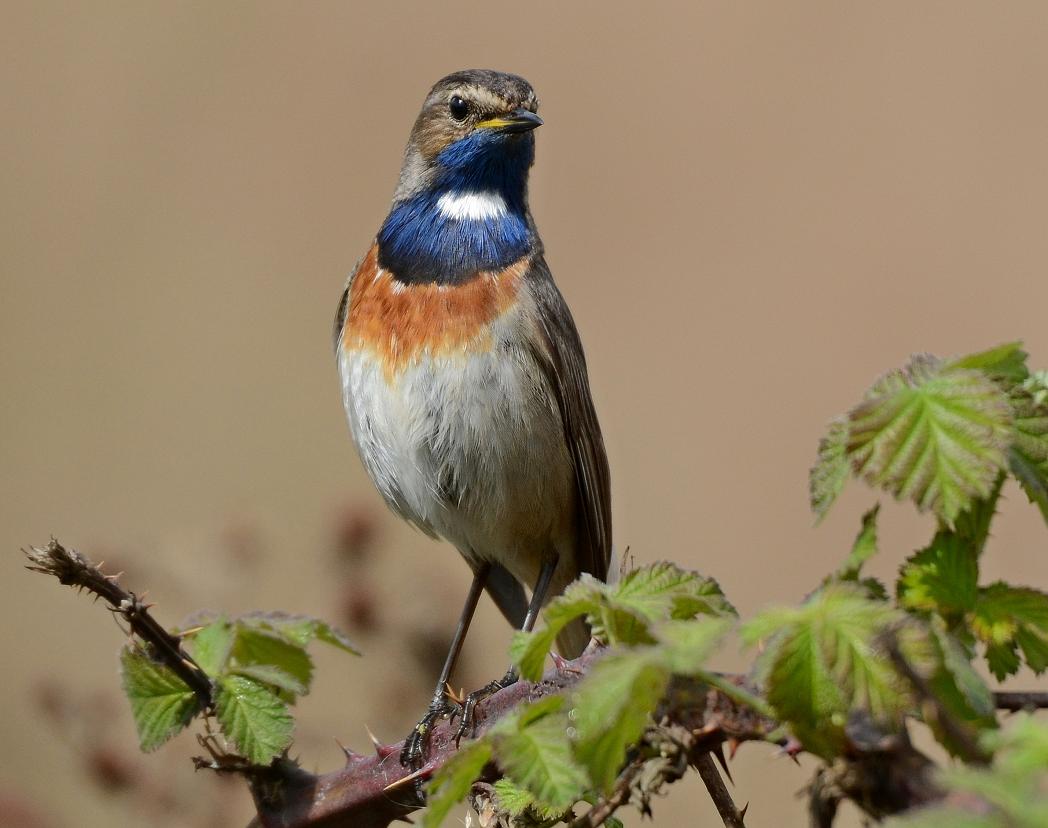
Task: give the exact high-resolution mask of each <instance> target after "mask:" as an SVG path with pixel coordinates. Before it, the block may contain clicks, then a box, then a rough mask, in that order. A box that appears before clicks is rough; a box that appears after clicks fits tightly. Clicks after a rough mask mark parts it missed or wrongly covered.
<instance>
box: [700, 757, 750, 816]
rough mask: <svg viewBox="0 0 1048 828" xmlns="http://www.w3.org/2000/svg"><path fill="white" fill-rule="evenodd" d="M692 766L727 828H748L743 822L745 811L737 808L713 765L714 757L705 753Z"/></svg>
mask: <svg viewBox="0 0 1048 828" xmlns="http://www.w3.org/2000/svg"><path fill="white" fill-rule="evenodd" d="M692 764H694V765H695V769H696V770H697V771H698V772H699V776H701V777H702V781H703V784H705V785H706V790H707V791H709V793H710V799H712V800H713V804H714V805H716V806H717V813H718V814H720V818H721V821H722V822H723V823H724V826H725V828H746V823H745V822H744V821H743V819H744V816H745V815H744V813H743V811H740V810H739V809H738V808H736V807H735V801H734V800H733V799H732V798H731V794H730V793H729V792H728V788H727V786H726V785H725V784H724V780H723V779H722V778H721V775H720V771H719V770H717V766H716V765H715V764H714V763H713V757H712V756H711V755H710V754H709V753H703V754H702V755H700V756H697V757H695V761H694V762H693V763H692Z"/></svg>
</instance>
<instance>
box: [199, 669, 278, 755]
mask: <svg viewBox="0 0 1048 828" xmlns="http://www.w3.org/2000/svg"><path fill="white" fill-rule="evenodd" d="M216 689H217V691H218V692H217V693H216V696H215V712H216V715H217V718H218V723H219V724H220V725H221V726H222V733H223V734H224V735H225V736H226V738H227V739H229V740H230V741H232V742H233V743H234V744H235V745H236V746H237V750H239V751H240V753H241V754H242V755H243V756H244V757H245V758H246V759H247V760H248V761H250V762H251V763H252V764H255V765H268V764H269V763H270V762H271V761H272V760H273V759H274V758H275V757H276V756H279V755H280V754H281V753H282V752H283V751H284V750H285V749H286V748H287V747H288V746H289V745H290V744H291V734H292V731H293V730H294V728H295V721H294V719H292V718H291V714H290V713H289V712H288V706H287V704H286V703H285V702H284V701H283V700H281V699H280V698H279V697H278V696H277V695H276V694H275V693H273V692H272V691H270V690H269V689H268V688H266V686H265V685H262V684H259V683H258V682H257V681H253V680H252V679H249V678H244V677H243V676H225V677H223V678H221V679H219V681H218V684H217V688H216Z"/></svg>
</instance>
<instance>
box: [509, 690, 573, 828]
mask: <svg viewBox="0 0 1048 828" xmlns="http://www.w3.org/2000/svg"><path fill="white" fill-rule="evenodd" d="M544 701H545V700H544ZM559 707H560V705H548V704H542V703H541V702H540V703H539V704H537V705H531V706H530V709H529V710H526V711H524V712H523V713H522V714H521V715H520V716H518V717H515V720H514V722H513V723H512V724H515V725H516V726H515V727H512V726H511V725H510V724H507V725H505V726H502V725H501V724H500V726H499V727H498V728H497V729H495V730H493V731H492V734H491V737H492V741H493V744H494V748H495V758H496V759H497V760H498V763H499V767H501V768H502V769H503V770H504V771H505V772H506V775H507V776H509V777H510V778H511V779H512V780H513V781H514V782H516V783H517V784H518V785H520V786H521V787H523V788H526V789H527V790H529V791H530V792H531V793H532V794H533V795H534V797H535V799H536V800H537V802H538V803H540V804H541V806H542V807H544V808H548V809H553V810H558V811H560V810H563V809H565V808H567V807H568V806H569V805H572V804H573V803H574V802H576V801H578V799H579V797H580V796H581V795H582V792H583V790H584V789H585V787H586V775H585V773H583V771H582V768H580V767H579V766H578V765H577V764H576V763H575V759H574V757H573V756H572V751H571V742H570V741H569V739H568V720H567V717H566V716H565V715H564V713H563V711H562V710H560V709H558V708H559Z"/></svg>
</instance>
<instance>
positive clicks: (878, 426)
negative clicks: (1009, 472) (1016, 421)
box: [847, 355, 1012, 525]
mask: <svg viewBox="0 0 1048 828" xmlns="http://www.w3.org/2000/svg"><path fill="white" fill-rule="evenodd" d="M849 423H850V429H849V436H848V444H847V453H848V457H849V459H850V460H851V463H852V466H853V468H854V469H855V471H856V473H857V474H859V475H861V476H863V477H864V478H865V479H866V480H867V481H868V482H869V483H870V484H871V485H875V486H880V487H882V488H884V489H886V490H887V491H889V492H891V493H892V494H893V495H894V496H895V497H897V498H904V497H905V498H910V499H911V500H913V501H914V502H915V503H916V504H917V506H918V508H920V509H922V510H923V509H932V510H934V511H935V513H936V514H937V515H938V516H939V517H940V518H941V519H942V520H943V521H944V522H945V523H946V524H948V525H952V524H953V521H954V520H955V519H956V517H957V515H958V514H959V513H960V512H961V511H962V510H964V509H965V508H967V507H968V506H969V504H970V503H971V502H972V500H973V499H975V498H977V497H987V496H988V495H989V494H990V491H991V489H992V487H993V483H994V480H995V479H996V478H997V474H998V472H999V471H1000V470H1001V469H1002V468H1004V465H1005V462H1006V451H1007V449H1008V445H1009V443H1010V440H1011V436H1012V409H1011V405H1010V403H1009V402H1008V398H1007V396H1006V395H1005V393H1004V391H1002V390H1001V389H1000V388H999V387H998V386H997V385H996V384H995V383H994V382H993V381H992V380H990V379H989V378H988V377H987V376H986V375H985V374H984V373H982V372H981V371H978V370H972V369H962V368H957V367H945V366H944V365H943V364H942V362H940V361H939V360H937V359H935V358H934V357H930V356H926V355H924V356H915V357H913V359H911V361H910V363H909V364H908V365H907V366H906V368H904V369H903V370H899V371H893V372H891V373H889V374H887V375H886V376H885V377H883V378H882V379H881V380H879V381H878V382H877V383H876V384H875V385H874V386H873V387H872V388H871V389H870V391H868V392H867V394H866V399H865V400H864V401H863V402H862V403H860V404H859V405H858V406H857V407H856V408H854V409H852V411H851V413H850V414H849Z"/></svg>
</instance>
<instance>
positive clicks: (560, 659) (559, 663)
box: [549, 651, 568, 672]
mask: <svg viewBox="0 0 1048 828" xmlns="http://www.w3.org/2000/svg"><path fill="white" fill-rule="evenodd" d="M549 657H550V658H552V659H553V666H554V667H556V668H557V670H558V671H559V672H564V668H565V667H567V666H568V660H567V659H566V658H564V656H562V655H561V654H560V653H555V652H552V651H550V654H549Z"/></svg>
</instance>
